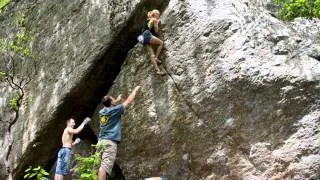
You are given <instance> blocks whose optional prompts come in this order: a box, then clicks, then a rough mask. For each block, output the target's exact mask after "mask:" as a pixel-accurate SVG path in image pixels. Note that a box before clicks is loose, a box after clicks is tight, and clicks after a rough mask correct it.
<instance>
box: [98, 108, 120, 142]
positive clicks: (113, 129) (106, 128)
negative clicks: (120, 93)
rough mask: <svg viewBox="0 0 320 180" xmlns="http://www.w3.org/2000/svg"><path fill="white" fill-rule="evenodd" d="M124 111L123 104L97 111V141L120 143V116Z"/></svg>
mask: <svg viewBox="0 0 320 180" xmlns="http://www.w3.org/2000/svg"><path fill="white" fill-rule="evenodd" d="M124 109H125V108H124V106H123V104H120V105H117V106H113V107H104V108H102V109H101V110H100V111H99V117H100V132H99V140H101V139H108V140H113V141H116V142H118V143H120V140H121V115H122V113H123V112H124Z"/></svg>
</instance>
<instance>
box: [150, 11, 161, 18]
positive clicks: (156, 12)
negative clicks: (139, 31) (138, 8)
mask: <svg viewBox="0 0 320 180" xmlns="http://www.w3.org/2000/svg"><path fill="white" fill-rule="evenodd" d="M155 14H158V15H159V17H160V11H159V10H157V9H154V10H152V11H149V12H148V13H147V16H148V18H152V17H153V16H154V15H155Z"/></svg>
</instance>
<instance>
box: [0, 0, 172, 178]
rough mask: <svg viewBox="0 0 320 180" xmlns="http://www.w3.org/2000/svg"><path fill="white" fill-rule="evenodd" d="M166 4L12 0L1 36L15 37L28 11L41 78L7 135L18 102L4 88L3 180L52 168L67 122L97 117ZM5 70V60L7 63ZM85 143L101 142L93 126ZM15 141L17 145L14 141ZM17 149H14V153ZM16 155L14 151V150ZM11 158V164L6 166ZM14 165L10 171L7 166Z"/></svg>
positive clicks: (5, 86) (35, 81)
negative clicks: (153, 12) (151, 15)
mask: <svg viewBox="0 0 320 180" xmlns="http://www.w3.org/2000/svg"><path fill="white" fill-rule="evenodd" d="M165 2H167V1H149V0H142V1H140V0H136V1H132V0H128V1H118V0H114V1H98V0H97V1H95V0H94V1H85V0H77V1H72V2H70V1H59V2H54V1H52V2H51V1H50V2H48V1H28V2H25V1H13V2H11V3H10V4H9V8H8V10H7V11H5V12H4V13H3V14H1V18H0V21H1V22H0V24H1V30H0V35H1V36H0V37H1V38H5V37H4V35H5V34H10V35H11V36H12V35H13V33H10V31H11V29H12V27H11V25H12V24H13V23H12V22H14V20H15V17H14V14H18V13H22V14H25V17H26V18H25V19H26V28H28V29H29V30H30V31H32V32H33V42H32V44H33V46H32V50H33V55H34V56H35V59H36V61H37V62H38V63H39V66H38V68H37V69H36V70H37V72H38V73H37V75H36V76H34V77H32V78H33V81H32V82H31V83H30V84H29V85H28V86H26V88H25V96H24V99H23V105H22V106H21V108H20V111H19V114H20V115H19V117H20V118H19V119H18V120H17V122H16V123H15V124H14V125H13V126H12V128H11V131H10V132H11V133H5V131H6V129H7V128H6V126H7V123H4V121H10V119H12V117H13V116H14V114H13V113H12V112H11V111H10V108H9V107H8V104H9V101H10V99H11V98H12V97H14V91H13V90H12V89H10V88H9V85H8V84H6V83H5V82H4V83H1V89H0V92H1V95H0V106H1V108H0V116H1V118H0V120H1V122H0V123H1V126H0V127H1V130H3V131H1V138H0V145H1V146H0V152H1V153H0V172H1V173H0V175H1V176H0V179H4V178H5V177H4V176H7V175H8V174H13V175H14V177H13V178H14V179H19V178H20V177H22V175H23V171H24V170H25V169H26V168H27V167H28V166H29V165H33V166H37V165H41V166H44V167H46V169H50V166H52V165H53V164H54V161H55V159H56V155H57V152H58V150H59V148H60V146H61V134H62V131H63V128H64V127H65V121H66V120H67V119H68V118H70V117H72V116H73V117H75V119H76V120H77V124H79V123H81V121H82V118H84V117H85V116H91V114H92V112H93V111H94V109H95V107H96V106H97V104H98V103H99V101H100V99H101V96H102V95H103V94H104V93H106V92H107V91H108V89H109V87H110V86H111V85H112V82H113V80H114V79H115V77H116V76H117V74H118V72H119V70H120V67H121V64H122V62H123V61H124V59H125V57H126V53H127V51H128V50H129V49H131V48H132V47H133V46H134V44H135V43H136V36H137V35H138V32H139V30H140V27H139V24H140V23H142V22H143V21H144V16H145V13H146V12H147V9H150V8H151V7H150V6H152V7H157V8H160V9H162V7H165V6H166V5H164V3H165ZM0 63H1V64H0V67H4V63H5V61H4V60H2V59H1V60H0ZM81 135H82V136H83V138H88V139H91V141H93V142H95V141H96V137H95V135H94V134H93V132H92V131H91V130H90V129H89V128H87V129H86V130H85V132H83V133H82V134H81ZM11 139H12V140H11ZM10 144H13V148H12V149H11V150H10V149H9V151H8V148H7V147H9V145H10ZM7 152H9V153H7ZM5 159H7V160H6V162H7V161H8V162H9V163H6V165H4V164H5V163H4V162H5ZM6 167H8V168H9V169H8V168H6Z"/></svg>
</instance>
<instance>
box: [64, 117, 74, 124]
mask: <svg viewBox="0 0 320 180" xmlns="http://www.w3.org/2000/svg"><path fill="white" fill-rule="evenodd" d="M71 119H74V118H73V117H71V118H69V119H67V120H66V124H68V123H69V122H70V121H71Z"/></svg>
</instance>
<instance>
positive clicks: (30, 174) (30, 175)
mask: <svg viewBox="0 0 320 180" xmlns="http://www.w3.org/2000/svg"><path fill="white" fill-rule="evenodd" d="M24 172H25V175H24V176H23V179H36V180H46V179H48V178H47V176H48V175H49V173H48V172H46V171H45V170H44V169H43V168H42V167H41V166H38V167H36V168H32V166H30V167H29V168H28V169H26V170H25V171H24Z"/></svg>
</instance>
